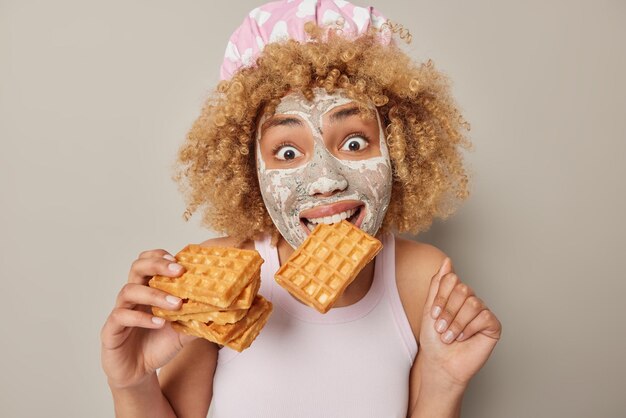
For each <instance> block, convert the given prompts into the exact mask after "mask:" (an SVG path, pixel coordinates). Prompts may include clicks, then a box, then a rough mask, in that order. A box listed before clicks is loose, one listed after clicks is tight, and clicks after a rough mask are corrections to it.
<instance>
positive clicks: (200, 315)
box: [152, 307, 248, 325]
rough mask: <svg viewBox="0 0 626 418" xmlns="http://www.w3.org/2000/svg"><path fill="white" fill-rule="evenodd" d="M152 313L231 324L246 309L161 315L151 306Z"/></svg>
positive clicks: (240, 316)
mask: <svg viewBox="0 0 626 418" xmlns="http://www.w3.org/2000/svg"><path fill="white" fill-rule="evenodd" d="M152 313H153V314H154V315H155V316H160V317H161V318H164V319H166V320H168V321H191V320H195V321H200V322H215V323H216V324H222V325H223V324H232V323H235V322H237V321H239V320H241V319H242V318H243V317H244V316H246V314H247V313H248V309H234V310H231V311H211V312H195V313H190V314H178V315H177V314H176V312H174V314H168V315H162V314H161V312H158V311H156V310H155V308H154V307H153V308H152Z"/></svg>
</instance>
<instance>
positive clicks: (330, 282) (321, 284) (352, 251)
mask: <svg viewBox="0 0 626 418" xmlns="http://www.w3.org/2000/svg"><path fill="white" fill-rule="evenodd" d="M382 247H383V245H382V243H381V242H380V241H378V240H377V239H376V238H373V237H371V236H369V235H368V234H366V233H365V232H363V231H362V230H360V229H359V228H357V227H355V226H354V225H352V224H351V223H350V222H348V221H345V220H344V221H341V222H339V223H335V224H332V225H325V224H319V225H318V226H317V227H316V228H315V229H314V230H313V232H311V234H310V235H309V236H308V237H307V239H306V240H305V241H304V242H303V243H302V245H301V246H300V247H298V249H296V251H295V252H294V253H293V254H292V255H291V257H289V259H288V260H287V262H286V263H285V264H283V265H282V266H281V267H280V269H278V271H277V272H276V275H275V276H274V278H275V279H276V281H277V282H278V284H280V285H281V286H282V287H284V288H285V289H286V290H287V291H288V292H289V293H291V294H292V295H293V296H294V297H296V298H297V299H298V300H300V301H301V302H303V303H305V304H307V305H309V306H311V307H312V308H314V309H316V310H317V311H319V312H321V313H326V312H328V311H329V310H330V308H331V307H332V306H333V304H334V303H335V302H336V301H337V299H338V298H339V296H341V294H342V293H343V292H344V290H345V289H346V287H348V285H349V284H350V283H352V281H353V280H354V279H355V278H356V276H357V275H358V274H359V272H360V271H361V269H363V267H365V266H366V265H367V264H368V263H369V262H370V261H371V260H372V259H373V258H374V257H375V256H376V254H377V253H378V252H379V251H380V249H381V248H382Z"/></svg>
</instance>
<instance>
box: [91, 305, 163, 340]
mask: <svg viewBox="0 0 626 418" xmlns="http://www.w3.org/2000/svg"><path fill="white" fill-rule="evenodd" d="M163 324H165V320H164V319H163V318H158V317H156V316H153V315H150V314H148V313H146V312H141V311H134V310H131V309H122V308H116V309H113V311H112V312H111V314H110V315H109V318H108V319H107V321H106V322H105V323H104V326H103V327H102V331H101V333H100V335H101V339H102V344H103V346H104V347H106V348H109V349H113V348H116V347H118V346H119V345H120V344H121V343H122V342H124V340H125V339H126V337H127V336H128V332H129V331H130V329H131V328H133V327H138V328H150V329H158V328H161V327H163Z"/></svg>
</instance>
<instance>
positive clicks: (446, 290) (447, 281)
mask: <svg viewBox="0 0 626 418" xmlns="http://www.w3.org/2000/svg"><path fill="white" fill-rule="evenodd" d="M459 283H460V280H459V278H458V276H457V275H456V274H454V273H448V274H446V275H444V276H443V277H442V278H441V281H440V283H439V290H438V291H437V295H436V296H435V300H434V302H433V306H432V309H431V316H432V317H433V319H437V318H439V315H441V313H442V312H443V308H444V307H445V306H446V304H447V303H448V298H449V297H450V294H451V293H452V290H454V287H455V286H456V285H457V284H459Z"/></svg>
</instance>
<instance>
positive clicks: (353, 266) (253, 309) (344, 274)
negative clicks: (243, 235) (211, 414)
mask: <svg viewBox="0 0 626 418" xmlns="http://www.w3.org/2000/svg"><path fill="white" fill-rule="evenodd" d="M381 248H382V244H381V243H380V241H378V240H377V239H375V238H373V237H371V236H369V235H368V234H367V233H365V232H363V231H362V230H360V229H359V228H357V227H355V226H354V225H352V224H351V223H349V222H347V221H342V222H339V223H335V224H332V225H325V224H319V225H318V226H317V227H316V228H315V229H314V230H313V231H312V232H311V234H310V235H309V236H308V237H307V239H306V240H305V241H304V242H303V243H302V245H301V246H300V247H298V248H297V249H296V251H294V253H293V254H292V255H291V257H290V258H289V259H288V260H287V262H286V263H285V264H283V265H282V266H281V268H280V269H279V270H278V271H277V272H276V275H275V279H276V281H277V282H278V283H279V284H280V285H281V286H282V287H284V288H285V289H286V290H287V291H289V293H291V294H292V295H293V296H294V297H295V298H297V299H298V300H300V301H301V302H302V303H304V304H306V305H308V306H311V307H312V308H315V309H316V310H317V311H319V312H320V313H326V312H328V311H329V310H330V308H332V306H333V305H334V303H335V302H336V301H337V299H338V298H339V297H340V296H341V295H342V293H343V292H344V290H345V289H346V288H347V287H348V285H349V284H350V283H352V281H353V280H354V279H355V278H356V276H357V275H358V273H359V272H360V271H361V270H362V269H363V267H365V266H366V265H367V264H368V263H369V262H370V261H371V260H372V259H373V258H374V257H375V256H376V254H377V253H378V252H379V251H380V249H381ZM176 259H177V261H178V263H179V264H181V265H182V266H184V267H185V269H186V272H185V273H184V274H183V275H182V276H180V277H176V278H171V277H164V276H155V277H154V278H153V279H152V280H150V282H149V285H150V286H151V287H154V288H157V289H161V290H163V291H165V292H168V293H170V294H172V295H174V296H178V297H179V298H181V299H183V303H182V306H181V308H180V309H179V310H176V311H168V310H165V309H162V308H157V307H153V308H152V312H153V314H154V315H156V316H159V317H161V318H164V319H166V320H168V321H172V327H173V328H174V329H176V330H177V331H179V332H183V333H186V334H190V335H195V336H198V337H202V338H206V339H207V340H210V341H213V342H215V343H217V344H220V345H225V346H228V347H230V348H232V349H234V350H237V351H242V350H244V349H246V348H248V347H249V346H250V345H251V344H252V342H253V341H254V339H255V338H256V337H257V335H259V333H260V331H261V329H262V328H263V326H264V325H265V324H266V322H267V320H268V318H269V316H270V314H271V312H272V304H271V302H269V301H267V300H266V299H265V298H263V296H261V295H259V294H258V290H259V287H260V269H261V264H263V259H262V258H261V256H260V255H259V254H258V253H257V252H256V251H251V250H242V249H237V248H219V247H200V246H198V245H188V246H187V247H185V248H184V249H183V250H182V251H180V252H179V253H178V254H177V255H176Z"/></svg>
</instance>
